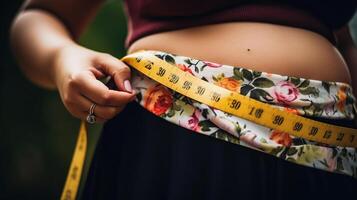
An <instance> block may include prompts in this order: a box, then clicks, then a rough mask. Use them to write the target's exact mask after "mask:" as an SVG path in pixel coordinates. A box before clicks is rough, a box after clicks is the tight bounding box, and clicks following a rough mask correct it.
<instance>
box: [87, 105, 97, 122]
mask: <svg viewBox="0 0 357 200" xmlns="http://www.w3.org/2000/svg"><path fill="white" fill-rule="evenodd" d="M96 105H97V104H95V103H93V104H92V105H91V106H90V108H89V114H88V115H87V118H86V120H87V122H88V123H89V124H94V123H95V122H96V121H97V119H96V117H95V114H94V108H95V106H96Z"/></svg>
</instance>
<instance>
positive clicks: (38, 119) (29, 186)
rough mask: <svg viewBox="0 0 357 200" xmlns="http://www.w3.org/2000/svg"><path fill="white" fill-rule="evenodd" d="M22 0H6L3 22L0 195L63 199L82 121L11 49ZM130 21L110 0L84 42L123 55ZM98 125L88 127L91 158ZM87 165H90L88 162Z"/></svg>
mask: <svg viewBox="0 0 357 200" xmlns="http://www.w3.org/2000/svg"><path fill="white" fill-rule="evenodd" d="M22 2H23V1H20V0H12V1H8V2H7V5H6V10H4V11H3V12H2V13H4V12H5V14H4V15H2V20H4V22H2V23H1V26H3V27H2V29H1V30H2V31H1V32H2V33H1V34H2V36H1V40H0V41H1V46H2V47H1V48H4V47H5V48H4V49H2V50H4V52H3V53H1V56H0V58H1V59H0V60H1V61H0V62H1V73H0V74H1V78H0V81H1V82H0V89H1V102H0V106H1V107H0V111H1V119H0V199H1V200H2V199H16V200H17V199H21V200H25V199H46V200H47V199H59V196H60V193H61V190H62V187H63V184H64V181H65V178H66V173H67V170H68V167H69V164H70V160H71V156H72V151H73V148H74V145H75V142H76V139H77V138H76V137H77V131H78V127H79V123H80V122H79V120H77V119H75V118H73V117H72V116H71V115H70V114H69V113H68V112H67V111H66V109H65V108H64V106H63V104H62V102H61V101H60V97H59V95H58V94H57V92H56V91H47V90H44V89H42V88H39V87H37V86H35V85H33V84H32V83H31V82H29V81H28V80H27V79H26V78H25V77H24V75H23V74H22V73H21V72H20V70H19V68H18V67H17V65H16V63H15V61H14V60H13V58H12V55H11V52H10V50H9V41H8V30H9V26H10V23H11V19H12V18H13V16H14V15H15V14H16V11H17V9H18V8H19V6H20V5H21V3H22ZM3 30H4V31H3ZM125 36H126V22H125V17H124V14H123V10H122V4H121V1H120V0H118V1H112V0H111V1H107V2H106V3H105V4H104V6H103V7H102V9H101V10H100V12H99V13H98V15H97V17H96V18H95V20H94V21H93V22H92V23H91V25H90V27H89V28H88V30H87V31H86V32H85V34H84V35H83V36H82V37H81V39H80V43H81V44H82V45H84V46H86V47H88V48H91V49H95V50H98V51H102V52H108V53H110V54H112V55H114V56H117V57H122V56H123V55H124V54H125V49H124V40H125ZM100 128H101V127H100V125H96V126H94V127H92V128H91V129H90V133H89V152H90V153H89V154H88V158H89V159H87V160H90V158H91V156H92V152H93V150H94V145H95V142H96V139H97V137H98V135H99V131H100ZM86 166H87V167H88V165H86Z"/></svg>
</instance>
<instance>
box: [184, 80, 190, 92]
mask: <svg viewBox="0 0 357 200" xmlns="http://www.w3.org/2000/svg"><path fill="white" fill-rule="evenodd" d="M191 86H192V82H190V81H185V82H184V83H183V85H182V88H183V89H185V90H189V89H190V88H191Z"/></svg>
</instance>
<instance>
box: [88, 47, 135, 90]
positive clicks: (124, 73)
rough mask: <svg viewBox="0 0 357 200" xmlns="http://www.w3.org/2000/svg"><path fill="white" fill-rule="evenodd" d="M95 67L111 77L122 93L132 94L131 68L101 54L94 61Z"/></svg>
mask: <svg viewBox="0 0 357 200" xmlns="http://www.w3.org/2000/svg"><path fill="white" fill-rule="evenodd" d="M93 64H94V66H96V68H98V69H99V70H101V71H103V72H104V73H105V74H108V75H109V76H111V78H112V79H114V82H115V84H116V86H117V88H118V89H119V90H120V91H127V92H130V93H131V92H132V88H131V84H130V68H129V67H128V66H127V65H126V64H125V63H123V62H122V61H121V60H119V59H117V58H115V57H113V56H111V55H110V54H99V56H97V57H96V59H94V63H93Z"/></svg>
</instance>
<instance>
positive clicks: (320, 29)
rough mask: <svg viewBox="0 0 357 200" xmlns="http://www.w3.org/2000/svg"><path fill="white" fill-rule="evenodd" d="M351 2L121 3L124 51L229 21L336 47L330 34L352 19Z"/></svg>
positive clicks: (152, 0)
mask: <svg viewBox="0 0 357 200" xmlns="http://www.w3.org/2000/svg"><path fill="white" fill-rule="evenodd" d="M356 5H357V1H353V0H339V1H329V0H320V1H319V0H285V1H282V0H280V1H278V0H276V1H270V2H267V1H263V0H256V1H247V0H215V1H214V0H180V1H178V0H124V6H125V12H126V15H127V18H128V35H127V39H126V43H125V45H126V47H128V46H129V45H131V44H132V43H133V42H134V41H135V40H137V39H139V38H141V37H143V36H147V35H150V34H153V33H158V32H163V31H170V30H175V29H180V28H188V27H193V26H199V25H207V24H214V23H223V22H232V21H256V22H267V23H274V24H280V25H288V26H293V27H298V28H304V29H308V30H311V31H314V32H317V33H319V34H321V35H323V36H325V37H326V38H327V39H328V40H329V41H331V42H332V43H333V44H335V43H336V41H335V38H334V35H333V33H332V30H334V29H338V28H340V27H342V26H343V25H345V24H347V22H348V21H349V20H350V19H351V17H352V16H353V14H354V12H355V10H356Z"/></svg>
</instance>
